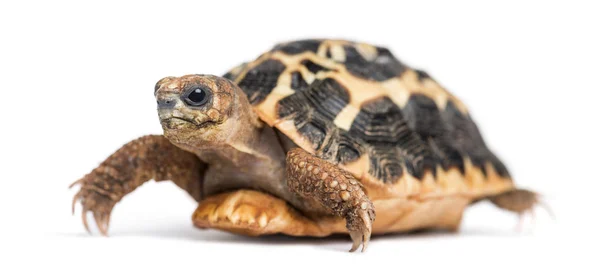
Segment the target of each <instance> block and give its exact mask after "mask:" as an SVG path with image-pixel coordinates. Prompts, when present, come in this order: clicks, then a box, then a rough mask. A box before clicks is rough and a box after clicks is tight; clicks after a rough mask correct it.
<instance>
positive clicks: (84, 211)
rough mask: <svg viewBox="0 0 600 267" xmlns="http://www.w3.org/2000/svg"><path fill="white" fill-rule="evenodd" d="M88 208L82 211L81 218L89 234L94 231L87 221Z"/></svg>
mask: <svg viewBox="0 0 600 267" xmlns="http://www.w3.org/2000/svg"><path fill="white" fill-rule="evenodd" d="M87 212H88V210H87V209H85V208H84V209H83V211H82V212H81V220H82V221H83V226H84V227H85V230H86V231H87V232H88V234H92V231H90V227H89V226H88V222H87Z"/></svg>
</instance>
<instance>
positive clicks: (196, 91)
mask: <svg viewBox="0 0 600 267" xmlns="http://www.w3.org/2000/svg"><path fill="white" fill-rule="evenodd" d="M209 98H210V91H209V90H208V89H205V88H200V87H199V88H193V89H192V90H190V92H189V93H187V95H186V96H185V98H184V100H185V102H186V103H187V104H188V105H190V106H194V107H199V106H202V105H204V104H206V103H207V102H208V100H209Z"/></svg>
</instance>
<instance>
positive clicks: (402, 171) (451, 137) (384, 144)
mask: <svg viewBox="0 0 600 267" xmlns="http://www.w3.org/2000/svg"><path fill="white" fill-rule="evenodd" d="M224 76H225V77H226V78H228V79H231V80H233V81H234V82H235V83H236V84H237V85H238V86H239V87H240V88H241V89H242V90H243V91H244V92H245V93H246V94H247V96H248V99H249V101H250V103H251V104H252V105H253V106H254V108H255V110H256V112H257V113H258V115H259V116H260V118H261V119H262V120H263V121H264V122H265V123H267V124H268V125H270V126H272V127H275V128H276V129H277V130H278V131H280V132H281V133H283V134H285V135H286V136H287V137H289V138H290V139H291V140H292V141H294V142H295V143H296V144H297V145H298V146H300V147H301V148H303V149H305V150H306V151H308V152H310V153H313V154H315V155H317V156H319V157H321V158H323V159H326V160H328V161H331V162H333V163H336V164H339V165H340V166H341V167H343V168H345V169H347V170H348V171H350V172H351V173H353V174H354V175H356V176H357V177H358V178H360V179H361V181H362V182H363V184H365V183H366V184H369V185H370V186H369V188H374V187H379V188H380V189H381V190H383V191H385V192H387V193H384V194H385V195H389V194H388V193H390V192H392V193H393V192H396V193H398V194H404V195H406V194H417V195H423V194H433V195H436V194H447V193H465V194H471V195H476V196H481V195H490V194H495V193H498V192H502V191H505V190H508V189H510V188H512V187H513V184H512V181H511V179H510V175H509V173H508V171H507V169H506V167H505V166H504V165H503V163H502V162H501V161H500V160H499V159H498V158H497V157H496V156H495V155H494V154H493V153H492V152H491V151H490V150H489V149H488V148H487V146H486V144H485V142H484V140H483V139H482V136H481V134H480V133H479V130H478V128H477V126H476V125H475V123H474V122H473V120H472V119H471V117H470V116H469V113H468V111H467V108H466V107H465V105H464V104H463V103H462V102H461V101H460V100H459V99H457V98H456V97H454V96H453V95H452V94H450V93H449V92H448V91H447V90H446V89H444V88H443V87H442V86H440V85H439V84H438V83H437V82H436V81H435V80H433V79H432V78H431V77H430V76H429V75H428V74H427V73H425V72H424V71H421V70H416V69H412V68H410V67H408V66H406V65H405V64H403V63H401V62H400V61H398V60H397V59H396V58H395V57H394V56H393V55H392V53H391V52H390V51H389V50H388V49H386V48H382V47H377V46H372V45H369V44H364V43H356V42H350V41H344V40H302V41H294V42H288V43H282V44H279V45H276V46H275V47H274V48H273V49H272V50H271V51H269V52H266V53H264V54H262V55H261V56H260V57H259V58H257V59H256V60H254V61H252V62H249V63H245V64H242V65H240V66H239V67H237V68H234V69H233V70H231V71H230V72H228V73H227V74H225V75H224ZM381 190H380V191H381ZM392 195H393V194H392Z"/></svg>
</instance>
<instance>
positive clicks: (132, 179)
mask: <svg viewBox="0 0 600 267" xmlns="http://www.w3.org/2000/svg"><path fill="white" fill-rule="evenodd" d="M205 168H206V166H205V164H204V163H202V162H200V160H199V159H198V158H197V157H196V156H195V155H194V154H191V153H189V152H186V151H184V150H181V149H179V148H178V147H176V146H175V145H173V144H171V142H169V140H167V139H166V138H165V137H163V136H162V135H149V136H144V137H140V138H138V139H136V140H133V141H131V142H129V143H127V144H126V145H124V146H123V147H122V148H121V149H119V150H117V152H115V153H114V154H112V155H111V156H110V157H108V159H106V160H105V161H104V162H102V163H101V164H100V166H98V167H97V168H96V169H94V170H93V171H92V172H90V173H89V174H87V175H86V176H84V177H83V178H81V179H80V180H78V181H76V182H75V183H73V185H71V186H74V185H76V184H79V185H81V188H80V190H79V192H78V193H77V194H76V195H75V197H74V198H73V212H75V204H76V203H77V201H80V202H81V205H82V206H83V212H82V218H83V224H84V226H85V228H86V229H87V230H88V232H89V228H88V225H87V219H86V218H87V217H86V215H87V212H88V211H91V212H92V213H93V214H94V219H95V221H96V224H97V225H98V229H100V232H101V233H102V234H103V235H106V234H107V231H108V224H109V220H110V213H111V211H112V209H113V207H114V205H115V204H116V203H117V202H119V201H120V200H121V199H122V198H123V197H124V196H125V195H127V194H129V193H130V192H132V191H133V190H135V189H136V188H137V187H138V186H140V185H142V184H143V183H145V182H147V181H149V180H150V179H154V180H156V181H165V180H171V181H173V182H174V183H175V184H177V185H178V186H179V187H181V188H182V189H184V190H186V191H187V192H188V193H189V194H190V195H191V196H192V197H193V198H194V199H196V200H198V201H199V200H200V186H201V185H200V183H201V175H202V174H203V173H204V170H205Z"/></svg>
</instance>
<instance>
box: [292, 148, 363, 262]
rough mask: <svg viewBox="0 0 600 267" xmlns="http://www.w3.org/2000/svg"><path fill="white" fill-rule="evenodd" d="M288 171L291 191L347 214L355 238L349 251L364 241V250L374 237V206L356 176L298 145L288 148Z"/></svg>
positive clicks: (337, 212) (338, 212)
mask: <svg viewBox="0 0 600 267" xmlns="http://www.w3.org/2000/svg"><path fill="white" fill-rule="evenodd" d="M286 172H287V177H288V181H287V184H288V187H289V188H290V190H291V191H293V192H296V193H298V194H300V195H301V196H303V197H306V198H311V199H314V200H316V201H318V202H319V203H321V204H322V205H323V206H324V207H325V208H326V209H327V210H328V211H329V212H331V213H333V214H335V215H337V216H340V217H343V218H346V227H347V228H348V231H349V232H350V237H352V240H353V241H354V242H353V244H352V248H351V249H350V252H353V251H355V250H356V249H358V247H359V246H360V245H361V244H363V248H362V251H363V252H364V251H365V249H366V248H367V244H368V243H369V239H370V238H371V229H372V224H373V221H374V220H375V207H374V206H373V203H372V202H371V200H369V197H368V196H367V194H366V193H365V192H364V190H363V188H362V186H361V184H360V183H359V182H358V181H357V180H356V179H355V178H354V176H352V174H350V173H348V172H346V171H344V170H342V169H340V167H338V166H336V165H334V164H331V163H330V162H328V161H326V160H323V159H320V158H318V157H316V156H314V155H311V154H309V153H307V152H306V151H304V150H302V149H299V148H295V149H292V150H290V151H289V152H288V155H287V167H286Z"/></svg>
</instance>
